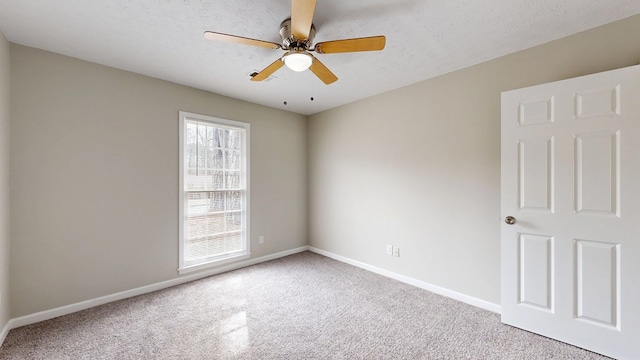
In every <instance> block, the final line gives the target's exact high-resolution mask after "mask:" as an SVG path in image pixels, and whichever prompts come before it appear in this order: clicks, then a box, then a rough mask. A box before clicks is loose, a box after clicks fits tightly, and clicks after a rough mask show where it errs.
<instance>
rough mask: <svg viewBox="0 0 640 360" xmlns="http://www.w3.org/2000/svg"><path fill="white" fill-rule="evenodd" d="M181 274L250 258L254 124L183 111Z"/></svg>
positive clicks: (181, 138) (181, 120) (181, 130)
mask: <svg viewBox="0 0 640 360" xmlns="http://www.w3.org/2000/svg"><path fill="white" fill-rule="evenodd" d="M179 159H180V161H179V163H180V181H179V183H180V206H179V209H180V210H179V212H180V251H179V253H180V255H179V256H180V260H179V261H180V268H179V269H178V271H179V272H180V273H185V272H189V271H193V270H198V269H201V268H203V267H206V266H211V265H214V264H215V265H218V264H221V263H226V262H230V261H234V260H240V259H245V258H248V257H249V245H248V244H249V242H248V239H249V236H248V229H249V226H248V225H249V224H248V221H249V208H248V204H249V186H248V183H249V181H248V180H249V124H246V123H241V122H237V121H231V120H224V119H218V118H213V117H209V116H204V115H196V114H190V113H186V112H182V111H181V112H180V158H179Z"/></svg>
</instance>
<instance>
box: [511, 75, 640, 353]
mask: <svg viewBox="0 0 640 360" xmlns="http://www.w3.org/2000/svg"><path fill="white" fill-rule="evenodd" d="M639 100H640V66H634V67H629V68H624V69H619V70H615V71H609V72H605V73H600V74H594V75H589V76H584V77H580V78H576V79H569V80H564V81H559V82H555V83H550V84H544V85H540V86H534V87H530V88H525V89H519V90H513V91H509V92H505V93H503V94H502V143H501V149H502V150H501V157H502V158H501V166H502V177H501V181H502V183H501V188H502V199H501V207H502V216H503V218H504V217H506V216H513V217H515V218H516V219H517V220H516V222H515V224H513V225H508V224H506V223H505V222H502V246H501V251H502V254H501V256H502V260H501V261H502V299H501V307H502V321H503V322H504V323H506V324H510V325H513V326H517V327H520V328H523V329H526V330H529V331H532V332H536V333H539V334H542V335H544V336H547V337H551V338H554V339H558V340H561V341H564V342H567V343H570V344H574V345H576V346H580V347H583V348H586V349H589V350H592V351H595V352H599V353H602V354H605V355H608V356H612V357H616V358H619V359H637V358H640V345H639V344H638V341H637V339H640V310H639V307H640V280H638V279H639V276H640V235H639V234H640V101H639Z"/></svg>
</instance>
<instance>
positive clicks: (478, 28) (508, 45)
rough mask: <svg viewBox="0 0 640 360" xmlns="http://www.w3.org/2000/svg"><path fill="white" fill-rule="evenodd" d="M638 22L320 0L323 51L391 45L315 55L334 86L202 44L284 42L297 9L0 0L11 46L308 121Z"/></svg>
mask: <svg viewBox="0 0 640 360" xmlns="http://www.w3.org/2000/svg"><path fill="white" fill-rule="evenodd" d="M638 13H640V1H639V0H606V1H605V0H456V1H454V0H419V1H418V0H394V1H391V0H350V1H345V0H318V5H317V8H316V14H315V17H314V24H315V26H316V28H317V35H316V39H315V42H320V41H327V40H336V39H344V38H352V37H364V36H373V35H386V37H387V46H386V48H385V50H383V51H380V52H362V53H350V54H324V55H323V54H318V55H317V57H318V58H319V59H320V60H322V62H323V63H324V64H325V65H326V66H327V67H329V68H330V69H331V70H332V71H333V72H334V73H335V74H336V75H337V76H338V78H339V80H338V81H337V82H336V83H334V84H332V85H328V86H327V85H324V84H323V83H322V82H321V81H320V80H319V79H317V78H316V77H315V76H314V75H313V74H312V73H311V72H309V71H306V72H304V73H295V72H293V71H291V70H289V69H287V68H286V67H283V68H282V69H280V70H279V71H278V72H276V73H275V74H274V75H275V79H273V80H270V81H268V82H252V81H249V74H250V73H251V72H253V71H255V70H261V69H263V68H264V67H266V66H267V65H269V64H270V63H271V62H273V61H274V60H275V59H277V58H278V57H280V56H281V55H282V51H280V50H267V49H263V48H258V47H251V46H243V45H237V44H227V43H218V42H213V41H209V40H205V39H204V38H203V36H202V34H203V32H204V31H205V30H210V31H215V32H223V33H229V34H234V35H240V36H245V37H251V38H256V39H262V40H268V41H273V42H280V37H279V35H278V30H279V25H280V22H282V20H284V19H285V18H287V17H289V15H290V1H289V0H268V1H267V0H135V1H134V0H91V1H89V0H56V1H53V0H0V30H1V31H2V32H3V33H4V34H5V36H6V37H7V38H8V39H9V41H12V42H14V43H18V44H23V45H27V46H32V47H36V48H40V49H45V50H49V51H53V52H56V53H60V54H64V55H68V56H72V57H76V58H79V59H84V60H88V61H92V62H95V63H99V64H104V65H108V66H112V67H116V68H119V69H124V70H128V71H132V72H136V73H139V74H144V75H148V76H152V77H155V78H159V79H164V80H168V81H172V82H175V83H179V84H184V85H188V86H192V87H195V88H199V89H204V90H208V91H211V92H214V93H218V94H222V95H226V96H230V97H233V98H238V99H244V100H247V101H251V102H254V103H258V104H263V105H267V106H271V107H275V108H280V109H286V110H289V111H293V112H297V113H301V114H307V115H308V114H313V113H316V112H319V111H322V110H326V109H330V108H333V107H336V106H339V105H342V104H346V103H349V102H352V101H355V100H359V99H362V98H365V97H369V96H372V95H375V94H379V93H383V92H386V91H389V90H392V89H395V88H399V87H402V86H405V85H408V84H411V83H415V82H418V81H421V80H425V79H428V78H431V77H434V76H437V75H440V74H444V73H447V72H450V71H453V70H456V69H460V68H463V67H467V66H470V65H474V64H477V63H480V62H483V61H486V60H489V59H493V58H496V57H499V56H502V55H505V54H508V53H511V52H515V51H518V50H521V49H525V48H529V47H532V46H535V45H538V44H542V43H545V42H548V41H551V40H554V39H558V38H561V37H564V36H567V35H570V34H573V33H577V32H580V31H583V30H586V29H589V28H593V27H596V26H599V25H602V24H605V23H609V22H612V21H615V20H618V19H622V18H625V17H628V16H631V15H634V14H638ZM311 97H313V98H314V101H311V100H310V98H311ZM284 101H286V102H287V105H286V106H285V105H284V104H283V102H284Z"/></svg>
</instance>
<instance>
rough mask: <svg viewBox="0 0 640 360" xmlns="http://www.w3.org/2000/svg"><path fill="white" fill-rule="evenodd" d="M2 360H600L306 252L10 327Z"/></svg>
mask: <svg viewBox="0 0 640 360" xmlns="http://www.w3.org/2000/svg"><path fill="white" fill-rule="evenodd" d="M0 359H606V358H605V357H602V356H599V355H597V354H594V353H591V352H588V351H585V350H582V349H579V348H576V347H572V346H569V345H566V344H563V343H560V342H557V341H554V340H550V339H547V338H544V337H541V336H537V335H534V334H531V333H528V332H525V331H522V330H518V329H515V328H512V327H509V326H505V325H502V324H501V323H500V317H499V316H498V315H497V314H494V313H491V312H488V311H485V310H481V309H478V308H475V307H472V306H469V305H466V304H463V303H460V302H457V301H454V300H451V299H448V298H445V297H442V296H438V295H435V294H432V293H430V292H428V291H425V290H422V289H418V288H415V287H412V286H410V285H406V284H404V283H400V282H397V281H395V280H391V279H388V278H386V277H383V276H379V275H376V274H373V273H370V272H367V271H364V270H361V269H359V268H355V267H352V266H349V265H346V264H343V263H340V262H337V261H334V260H331V259H329V258H326V257H323V256H320V255H316V254H313V253H309V252H305V253H301V254H297V255H293V256H289V257H286V258H282V259H279V260H274V261H270V262H267V263H263V264H260V265H256V266H252V267H248V268H245V269H241V270H237V271H233V272H229V273H226V274H221V275H217V276H213V277H210V278H207V279H203V280H199V281H195V282H192V283H189V284H185V285H181V286H177V287H174V288H170V289H166V290H162V291H158V292H155V293H152V294H147V295H142V296H138V297H135V298H131V299H126V300H122V301H118V302H115V303H111V304H107V305H103V306H100V307H96V308H92V309H89V310H85V311H81V312H78V313H75V314H71V315H67V316H63V317H59V318H56V319H52V320H49V321H45V322H42V323H38V324H34V325H29V326H25V327H22V328H19V329H14V330H12V331H11V332H10V333H9V335H8V337H7V339H6V341H5V343H4V345H3V346H2V347H1V348H0Z"/></svg>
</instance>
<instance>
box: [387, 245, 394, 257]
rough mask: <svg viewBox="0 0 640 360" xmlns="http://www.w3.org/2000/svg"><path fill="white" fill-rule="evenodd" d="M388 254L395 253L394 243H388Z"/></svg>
mask: <svg viewBox="0 0 640 360" xmlns="http://www.w3.org/2000/svg"><path fill="white" fill-rule="evenodd" d="M387 255H393V245H389V244H387Z"/></svg>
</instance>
